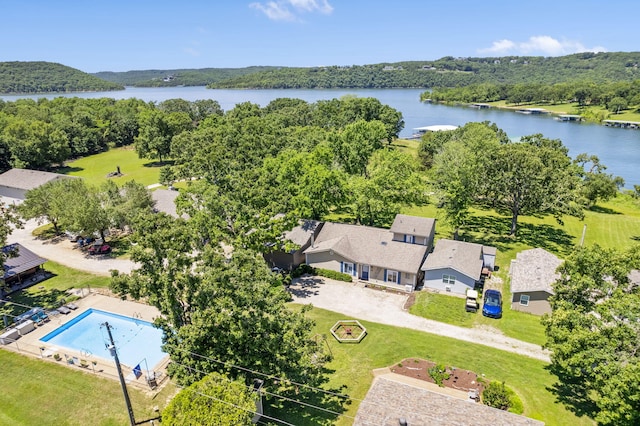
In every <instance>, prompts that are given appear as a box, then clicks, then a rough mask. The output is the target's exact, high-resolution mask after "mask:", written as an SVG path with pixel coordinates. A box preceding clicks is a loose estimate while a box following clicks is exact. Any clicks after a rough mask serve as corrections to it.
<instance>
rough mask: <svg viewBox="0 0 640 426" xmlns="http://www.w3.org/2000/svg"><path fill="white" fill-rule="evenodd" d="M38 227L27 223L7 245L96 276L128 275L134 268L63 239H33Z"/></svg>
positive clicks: (13, 234)
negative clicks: (113, 273)
mask: <svg viewBox="0 0 640 426" xmlns="http://www.w3.org/2000/svg"><path fill="white" fill-rule="evenodd" d="M38 226H39V225H38V224H37V223H36V221H35V220H30V221H28V222H27V223H25V226H24V228H23V229H14V230H13V232H12V233H11V235H10V236H9V238H7V243H9V244H11V243H20V244H22V245H23V246H24V247H26V248H28V249H29V250H31V251H32V252H34V253H35V254H37V255H38V256H40V257H44V258H45V259H50V260H53V261H54V262H57V263H60V264H62V265H64V266H68V267H69V268H73V269H79V270H81V271H85V272H91V273H92V274H96V275H107V276H108V275H111V273H110V272H109V271H110V270H111V269H117V270H118V271H120V272H125V273H128V272H131V270H132V269H133V268H134V267H135V264H134V263H133V262H132V261H130V260H126V259H114V258H111V257H109V256H108V255H106V256H102V255H96V256H90V255H88V254H86V253H85V252H83V251H81V250H80V249H78V248H77V246H76V245H75V244H73V243H72V242H71V241H69V240H68V239H67V238H64V237H59V238H54V239H52V240H40V239H38V238H35V237H34V236H33V235H32V232H33V230H34V229H36V228H37V227H38ZM108 242H109V241H108V240H107V243H108ZM45 268H46V265H45Z"/></svg>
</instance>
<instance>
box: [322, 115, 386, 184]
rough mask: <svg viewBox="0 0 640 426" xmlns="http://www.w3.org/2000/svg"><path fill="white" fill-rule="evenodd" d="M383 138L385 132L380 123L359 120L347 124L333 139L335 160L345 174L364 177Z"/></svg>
mask: <svg viewBox="0 0 640 426" xmlns="http://www.w3.org/2000/svg"><path fill="white" fill-rule="evenodd" d="M385 137H386V130H385V127H384V124H382V122H380V121H371V122H369V121H364V120H359V121H356V122H355V123H352V124H348V125H347V126H346V127H345V128H344V129H343V130H342V131H341V132H340V133H339V134H338V135H337V136H336V137H334V138H333V141H332V147H333V151H334V153H335V156H336V160H337V161H338V163H339V164H340V165H341V166H342V168H343V169H344V170H345V171H346V172H347V173H349V174H352V175H365V174H366V169H367V164H368V162H369V158H371V155H372V154H373V153H374V152H375V151H376V150H378V149H380V148H382V146H383V144H382V143H383V141H384V139H385Z"/></svg>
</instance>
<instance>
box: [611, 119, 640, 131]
mask: <svg viewBox="0 0 640 426" xmlns="http://www.w3.org/2000/svg"><path fill="white" fill-rule="evenodd" d="M602 124H604V125H605V126H608V127H622V128H623V129H640V122H638V121H625V120H602Z"/></svg>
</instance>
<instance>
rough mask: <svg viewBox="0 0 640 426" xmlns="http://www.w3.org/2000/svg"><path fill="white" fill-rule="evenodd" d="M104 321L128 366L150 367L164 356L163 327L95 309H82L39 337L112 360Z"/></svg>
mask: <svg viewBox="0 0 640 426" xmlns="http://www.w3.org/2000/svg"><path fill="white" fill-rule="evenodd" d="M105 322H108V323H109V326H110V327H111V334H112V335H113V340H114V341H115V344H116V348H117V349H118V358H119V359H120V363H121V364H125V365H127V366H130V367H134V366H136V365H138V364H140V366H141V367H142V368H143V369H145V370H146V369H147V366H148V368H149V369H153V367H154V366H155V365H156V364H158V363H159V362H160V361H161V360H162V358H164V357H165V356H166V354H165V353H164V352H162V351H161V350H160V347H161V345H162V331H161V330H160V329H158V328H155V327H154V326H153V325H152V324H151V323H150V322H147V321H142V320H139V319H135V318H129V317H125V316H123V315H118V314H112V313H110V312H105V311H100V310H97V309H89V310H87V311H85V312H83V313H82V314H80V315H78V316H77V317H76V318H74V319H73V320H71V321H69V322H68V323H66V324H64V325H63V326H61V327H58V328H57V329H55V330H54V331H52V332H51V333H49V334H47V335H46V336H44V337H42V338H41V339H40V340H41V341H42V342H46V343H48V344H50V345H55V346H58V347H65V348H69V349H74V350H76V351H79V352H80V353H81V354H82V355H83V356H84V357H86V358H87V359H91V358H92V357H94V356H95V357H100V358H103V359H105V360H108V361H113V357H112V356H111V354H110V353H109V350H108V349H107V344H108V342H109V335H108V333H107V330H106V328H105V327H104V326H103V325H102V324H104V323H105ZM69 355H71V354H69ZM74 355H75V354H74ZM144 360H146V364H145V362H144Z"/></svg>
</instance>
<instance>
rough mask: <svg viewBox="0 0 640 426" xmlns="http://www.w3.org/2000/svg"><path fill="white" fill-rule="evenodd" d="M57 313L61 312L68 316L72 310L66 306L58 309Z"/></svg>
mask: <svg viewBox="0 0 640 426" xmlns="http://www.w3.org/2000/svg"><path fill="white" fill-rule="evenodd" d="M56 311H58V312H60V313H61V314H63V315H67V314H68V313H69V312H71V309H69V308H67V307H66V306H60V307H59V308H58V309H56Z"/></svg>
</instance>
